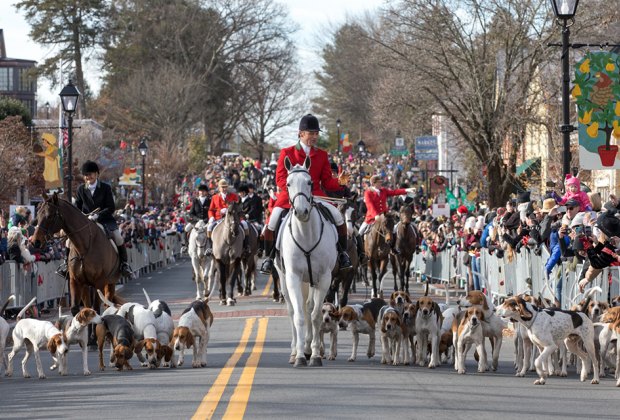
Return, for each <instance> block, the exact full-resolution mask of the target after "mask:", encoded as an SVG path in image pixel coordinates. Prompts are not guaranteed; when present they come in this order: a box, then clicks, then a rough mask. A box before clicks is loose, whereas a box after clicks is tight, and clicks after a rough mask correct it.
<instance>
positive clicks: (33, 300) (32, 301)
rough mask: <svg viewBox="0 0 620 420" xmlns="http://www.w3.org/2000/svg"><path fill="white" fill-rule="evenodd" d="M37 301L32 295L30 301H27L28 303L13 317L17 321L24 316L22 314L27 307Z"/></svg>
mask: <svg viewBox="0 0 620 420" xmlns="http://www.w3.org/2000/svg"><path fill="white" fill-rule="evenodd" d="M36 301H37V297H36V296H35V297H33V298H32V299H31V300H30V302H28V304H27V305H26V306H24V307H23V309H22V310H21V311H19V313H18V314H17V317H16V318H15V319H16V320H17V321H19V320H20V319H22V318H23V317H24V314H25V313H26V311H27V310H28V308H30V307H31V306H32V305H34V303H35V302H36Z"/></svg>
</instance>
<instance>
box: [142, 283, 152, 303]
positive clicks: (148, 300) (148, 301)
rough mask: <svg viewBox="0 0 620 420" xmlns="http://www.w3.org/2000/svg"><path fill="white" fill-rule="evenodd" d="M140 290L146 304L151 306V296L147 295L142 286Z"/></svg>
mask: <svg viewBox="0 0 620 420" xmlns="http://www.w3.org/2000/svg"><path fill="white" fill-rule="evenodd" d="M142 291H143V292H144V297H146V304H147V306H151V298H150V297H149V294H148V293H146V289H145V288H144V287H143V288H142Z"/></svg>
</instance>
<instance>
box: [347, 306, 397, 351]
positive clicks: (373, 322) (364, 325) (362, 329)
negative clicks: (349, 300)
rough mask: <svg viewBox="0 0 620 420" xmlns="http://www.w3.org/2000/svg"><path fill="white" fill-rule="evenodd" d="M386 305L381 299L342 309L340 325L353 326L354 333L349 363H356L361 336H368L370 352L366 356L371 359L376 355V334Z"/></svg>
mask: <svg viewBox="0 0 620 420" xmlns="http://www.w3.org/2000/svg"><path fill="white" fill-rule="evenodd" d="M385 305H386V303H385V301H384V300H383V299H381V298H373V299H371V300H370V302H366V303H365V304H363V305H359V304H358V305H347V306H345V307H343V308H342V309H340V324H341V325H343V326H345V327H346V326H349V325H351V332H352V333H353V350H352V352H351V357H349V362H355V359H356V358H357V345H358V344H359V341H360V334H368V351H367V352H366V355H367V356H368V358H369V359H370V358H371V357H373V356H374V355H375V332H376V326H377V319H378V318H379V311H380V310H381V308H382V307H384V306H385Z"/></svg>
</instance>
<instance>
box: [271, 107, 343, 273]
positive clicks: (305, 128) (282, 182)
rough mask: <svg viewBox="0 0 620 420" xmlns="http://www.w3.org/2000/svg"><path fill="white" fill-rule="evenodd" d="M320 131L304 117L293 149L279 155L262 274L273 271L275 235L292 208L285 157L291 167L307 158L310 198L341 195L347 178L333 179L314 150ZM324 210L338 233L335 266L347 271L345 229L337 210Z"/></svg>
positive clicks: (324, 155) (319, 152)
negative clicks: (277, 191)
mask: <svg viewBox="0 0 620 420" xmlns="http://www.w3.org/2000/svg"><path fill="white" fill-rule="evenodd" d="M319 131H321V129H320V127H319V120H318V119H317V118H316V117H315V116H314V115H312V114H308V115H305V116H304V117H303V118H302V119H301V121H300V122H299V142H298V143H297V144H296V145H294V146H291V147H287V148H285V149H282V151H281V152H280V158H279V159H278V166H277V169H276V184H277V186H278V187H279V189H280V190H281V191H280V192H279V193H278V197H277V200H276V203H275V206H274V208H273V212H272V214H271V216H270V219H269V224H268V225H267V228H266V229H265V233H264V239H265V251H266V252H265V254H266V257H265V261H263V264H262V266H261V269H260V271H261V273H263V274H271V270H272V268H273V255H272V254H273V248H274V246H273V245H274V240H275V238H274V233H275V230H276V227H277V225H278V221H279V220H280V215H281V214H282V211H283V210H284V209H288V208H290V207H291V205H290V203H289V195H288V190H287V188H286V178H287V176H288V172H287V170H286V168H285V167H284V158H286V157H288V158H289V160H290V161H291V165H303V163H304V160H305V159H306V156H308V157H310V170H309V172H310V176H311V177H312V182H313V189H312V194H313V195H314V196H317V197H325V196H326V194H325V192H324V191H339V192H341V191H343V190H345V189H346V187H343V185H346V183H347V182H348V175H347V174H345V173H343V174H341V175H340V178H334V177H333V176H332V170H331V167H330V164H329V157H328V155H327V152H326V151H325V150H321V149H319V148H317V147H315V144H316V142H317V140H318V138H319ZM325 207H326V208H327V209H328V210H329V212H330V213H331V215H332V217H333V219H334V221H335V222H336V228H337V230H338V248H339V252H340V255H339V259H338V262H339V265H340V268H341V269H348V268H350V267H351V260H350V259H349V256H348V255H347V253H346V251H345V250H346V248H347V226H346V225H345V223H344V218H343V217H342V214H341V213H340V211H338V209H336V208H335V207H334V206H332V205H325Z"/></svg>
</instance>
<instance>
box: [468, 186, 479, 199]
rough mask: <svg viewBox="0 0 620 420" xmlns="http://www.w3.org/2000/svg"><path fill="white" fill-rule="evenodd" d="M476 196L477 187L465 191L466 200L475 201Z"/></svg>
mask: <svg viewBox="0 0 620 420" xmlns="http://www.w3.org/2000/svg"><path fill="white" fill-rule="evenodd" d="M477 197H478V188H474V189H473V190H472V191H470V192H468V193H467V200H469V201H476V198H477Z"/></svg>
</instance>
